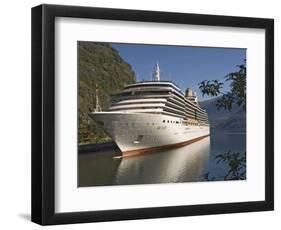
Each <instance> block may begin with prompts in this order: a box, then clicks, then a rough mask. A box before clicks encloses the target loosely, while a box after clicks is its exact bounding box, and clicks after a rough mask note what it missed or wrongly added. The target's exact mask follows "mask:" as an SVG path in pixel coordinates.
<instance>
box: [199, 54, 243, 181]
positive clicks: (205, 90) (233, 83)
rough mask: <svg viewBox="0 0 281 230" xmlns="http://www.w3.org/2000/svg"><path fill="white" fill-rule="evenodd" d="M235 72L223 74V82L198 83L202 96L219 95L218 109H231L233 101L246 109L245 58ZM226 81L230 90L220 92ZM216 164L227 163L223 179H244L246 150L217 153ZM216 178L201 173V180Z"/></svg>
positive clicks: (208, 173)
mask: <svg viewBox="0 0 281 230" xmlns="http://www.w3.org/2000/svg"><path fill="white" fill-rule="evenodd" d="M237 67H238V70H237V71H236V72H232V73H229V74H227V75H226V76H225V80H224V82H221V81H218V80H209V81H207V80H205V81H202V82H200V83H199V89H200V90H201V92H202V96H203V97H204V95H208V96H219V97H218V99H217V102H216V107H217V109H218V110H220V109H225V110H228V111H231V109H232V106H233V104H234V103H236V104H237V105H238V107H241V108H242V109H243V110H244V111H246V73H247V71H246V70H247V69H246V60H244V63H243V64H241V65H237ZM226 82H230V90H229V91H228V92H222V89H223V86H224V84H225V83H226ZM216 159H217V164H219V163H226V164H227V165H228V172H227V173H226V175H224V176H222V177H223V180H244V179H246V152H245V153H244V154H241V153H232V152H231V151H228V152H227V153H223V154H218V155H217V156H216ZM216 179H218V178H216V177H214V176H210V172H207V173H205V174H204V175H203V180H205V181H214V180H216Z"/></svg>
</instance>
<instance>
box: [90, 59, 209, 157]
mask: <svg viewBox="0 0 281 230" xmlns="http://www.w3.org/2000/svg"><path fill="white" fill-rule="evenodd" d="M89 115H90V117H91V118H92V119H93V120H94V121H96V122H97V123H98V124H99V125H101V126H102V127H103V128H104V130H105V132H106V133H107V134H108V135H109V136H110V137H111V138H112V139H113V140H114V142H115V143H116V144H117V146H118V147H119V149H120V150H121V152H122V156H124V157H125V156H135V155H138V154H142V153H148V152H155V151H159V150H162V149H167V148H175V147H180V146H184V145H187V144H191V143H194V142H196V141H199V140H201V139H203V138H205V137H207V136H209V135H210V128H209V122H208V114H207V113H206V111H205V110H203V109H202V108H200V106H199V104H198V99H197V96H196V94H195V93H193V92H192V90H191V89H190V88H187V89H186V91H185V94H184V93H182V91H181V90H180V88H179V87H178V86H177V85H176V84H174V83H173V82H171V81H161V80H160V68H159V65H158V64H156V66H155V70H154V73H153V76H152V80H151V81H142V82H137V83H134V84H130V85H127V86H126V87H125V88H124V89H123V91H122V92H120V93H118V94H115V95H113V96H112V102H111V106H110V107H109V108H108V110H107V111H101V108H100V106H99V102H98V93H96V109H95V111H94V112H91V113H90V114H89Z"/></svg>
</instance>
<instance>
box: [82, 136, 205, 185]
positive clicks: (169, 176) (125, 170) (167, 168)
mask: <svg viewBox="0 0 281 230" xmlns="http://www.w3.org/2000/svg"><path fill="white" fill-rule="evenodd" d="M209 153H210V137H206V138H204V139H202V140H200V141H198V142H196V143H193V144H190V145H187V146H184V147H181V148H175V149H170V150H165V151H161V152H155V153H149V154H144V155H139V156H134V157H127V158H126V157H125V158H121V157H116V153H115V152H113V151H108V152H102V153H89V154H80V155H79V180H78V181H79V186H98V185H100V186H105V185H128V184H151V183H153V184H154V183H173V182H194V181H201V180H202V174H203V173H204V169H205V168H206V164H207V163H208V158H209Z"/></svg>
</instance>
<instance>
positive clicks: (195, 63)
mask: <svg viewBox="0 0 281 230" xmlns="http://www.w3.org/2000/svg"><path fill="white" fill-rule="evenodd" d="M111 45H112V47H113V48H115V49H117V50H118V52H119V54H120V56H121V57H122V58H123V59H124V60H125V61H127V62H128V63H129V64H130V65H131V66H132V68H133V70H134V71H135V73H136V75H137V80H138V81H141V80H151V78H152V72H153V69H154V66H155V64H156V62H158V63H159V65H160V70H161V80H169V81H173V82H174V83H176V84H177V85H178V86H179V87H180V88H181V89H182V91H185V89H186V88H188V87H189V88H192V89H193V91H195V92H197V95H198V97H199V99H200V100H205V99H208V97H206V96H205V97H204V98H202V95H201V93H200V91H199V88H198V83H199V82H201V81H203V80H215V79H216V80H223V79H224V76H225V75H227V74H228V73H230V72H233V71H236V70H238V68H237V67H236V65H239V64H241V63H243V61H244V59H246V49H237V48H209V47H188V46H167V45H142V44H120V43H119V44H117V43H112V44H111ZM228 89H229V86H227V85H226V86H225V87H224V89H223V90H224V91H227V90H228Z"/></svg>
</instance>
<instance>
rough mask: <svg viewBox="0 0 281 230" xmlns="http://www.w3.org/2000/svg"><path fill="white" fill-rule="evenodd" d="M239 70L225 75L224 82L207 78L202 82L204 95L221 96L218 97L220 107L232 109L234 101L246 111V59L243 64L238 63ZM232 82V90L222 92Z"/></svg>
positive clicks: (201, 87) (201, 88)
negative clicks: (225, 85)
mask: <svg viewBox="0 0 281 230" xmlns="http://www.w3.org/2000/svg"><path fill="white" fill-rule="evenodd" d="M237 67H238V68H239V69H238V71H236V72H232V73H229V74H227V75H226V76H225V79H224V82H222V81H218V80H211V81H210V80H209V81H207V80H205V81H202V82H200V83H199V84H198V85H199V89H200V90H201V92H202V96H203V97H204V95H208V96H220V97H219V98H218V99H217V103H216V106H217V108H218V109H221V108H223V109H226V110H229V111H230V110H231V109H232V106H233V104H234V103H236V104H237V105H238V106H239V107H241V108H242V109H243V110H244V111H246V72H247V71H246V60H244V63H243V64H241V65H237ZM227 82H230V90H229V91H228V92H222V88H223V86H224V84H226V83H227Z"/></svg>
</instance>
